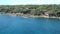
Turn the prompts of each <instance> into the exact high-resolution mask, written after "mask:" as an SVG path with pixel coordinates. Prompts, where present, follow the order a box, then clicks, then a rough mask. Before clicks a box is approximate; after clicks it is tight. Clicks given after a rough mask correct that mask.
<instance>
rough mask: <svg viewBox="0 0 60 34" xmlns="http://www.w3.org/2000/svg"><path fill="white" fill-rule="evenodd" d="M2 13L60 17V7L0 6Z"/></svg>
mask: <svg viewBox="0 0 60 34" xmlns="http://www.w3.org/2000/svg"><path fill="white" fill-rule="evenodd" d="M0 13H23V14H31V15H38V16H39V15H45V13H47V14H49V15H50V16H56V17H60V5H55V4H54V5H0Z"/></svg>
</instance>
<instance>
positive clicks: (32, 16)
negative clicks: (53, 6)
mask: <svg viewBox="0 0 60 34" xmlns="http://www.w3.org/2000/svg"><path fill="white" fill-rule="evenodd" d="M0 14H4V15H9V16H22V17H24V18H29V17H31V18H57V19H60V17H53V16H52V17H49V16H45V15H41V16H34V15H30V14H22V13H0Z"/></svg>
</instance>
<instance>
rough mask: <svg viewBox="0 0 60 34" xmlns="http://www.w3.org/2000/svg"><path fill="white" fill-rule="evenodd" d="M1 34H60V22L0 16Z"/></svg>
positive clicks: (56, 20) (57, 20)
mask: <svg viewBox="0 0 60 34" xmlns="http://www.w3.org/2000/svg"><path fill="white" fill-rule="evenodd" d="M0 34H60V20H59V19H46V18H23V17H20V16H7V15H0Z"/></svg>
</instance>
